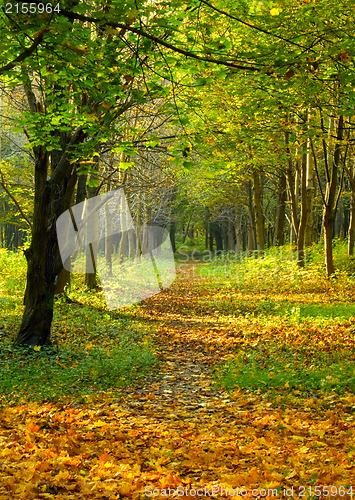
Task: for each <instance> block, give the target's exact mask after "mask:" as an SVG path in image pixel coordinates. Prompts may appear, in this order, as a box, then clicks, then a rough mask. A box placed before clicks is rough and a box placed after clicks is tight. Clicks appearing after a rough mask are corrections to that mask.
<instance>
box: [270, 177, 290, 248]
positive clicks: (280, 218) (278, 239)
mask: <svg viewBox="0 0 355 500" xmlns="http://www.w3.org/2000/svg"><path fill="white" fill-rule="evenodd" d="M286 199H287V190H286V176H285V172H283V171H281V172H280V178H279V182H278V201H277V209H276V220H275V232H274V241H273V244H274V246H282V245H283V244H284V224H285V214H286Z"/></svg>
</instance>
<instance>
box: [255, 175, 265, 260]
mask: <svg viewBox="0 0 355 500" xmlns="http://www.w3.org/2000/svg"><path fill="white" fill-rule="evenodd" d="M253 191H254V211H255V223H256V245H257V250H258V255H259V256H260V257H262V256H263V255H264V251H265V234H264V217H263V212H262V196H261V186H260V172H259V171H257V170H254V171H253Z"/></svg>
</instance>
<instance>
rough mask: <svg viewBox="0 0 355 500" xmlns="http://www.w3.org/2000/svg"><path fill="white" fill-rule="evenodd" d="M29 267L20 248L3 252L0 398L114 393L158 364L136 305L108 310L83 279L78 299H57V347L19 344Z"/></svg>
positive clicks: (76, 288)
mask: <svg viewBox="0 0 355 500" xmlns="http://www.w3.org/2000/svg"><path fill="white" fill-rule="evenodd" d="M25 270H26V266H25V261H24V258H23V256H22V255H21V254H20V253H11V252H6V251H4V250H1V251H0V276H1V278H0V287H1V292H0V340H1V350H0V403H3V404H9V403H10V404H11V403H18V402H25V401H29V400H36V401H61V400H66V401H67V400H68V399H72V398H75V399H76V400H78V399H79V400H80V399H82V398H85V397H86V396H88V395H95V394H98V393H100V392H102V391H110V392H115V391H119V390H120V389H121V388H122V387H124V386H127V385H130V384H133V383H135V382H137V381H138V380H140V379H142V378H144V377H145V376H146V375H147V374H148V373H149V372H150V371H151V370H152V368H153V367H154V366H155V365H156V362H157V360H156V357H155V355H154V352H153V346H152V345H151V343H150V341H149V338H148V337H149V332H148V331H147V329H146V327H145V326H144V325H143V324H141V323H140V322H139V321H138V320H137V319H135V317H134V311H135V307H136V306H131V307H129V308H125V309H122V310H120V311H113V312H108V311H107V310H105V301H104V297H103V295H102V293H101V292H100V291H99V292H97V293H93V292H87V291H86V290H85V287H84V285H83V282H82V281H80V278H79V279H77V281H74V283H73V286H72V289H71V290H70V292H68V295H69V296H70V299H71V300H72V301H73V302H70V303H68V302H67V301H66V300H65V299H63V298H57V300H56V305H55V313H54V318H53V327H52V341H53V347H51V348H40V349H39V347H35V348H34V349H18V348H16V349H14V348H13V347H12V343H13V340H14V338H15V335H16V332H17V330H18V328H19V326H20V321H21V315H22V311H23V305H22V300H23V291H24V287H25Z"/></svg>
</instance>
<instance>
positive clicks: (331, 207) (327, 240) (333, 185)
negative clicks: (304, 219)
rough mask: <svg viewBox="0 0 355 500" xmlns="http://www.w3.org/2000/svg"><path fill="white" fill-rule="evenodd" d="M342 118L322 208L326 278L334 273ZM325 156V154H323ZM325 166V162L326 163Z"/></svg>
mask: <svg viewBox="0 0 355 500" xmlns="http://www.w3.org/2000/svg"><path fill="white" fill-rule="evenodd" d="M343 126H344V118H343V116H340V117H339V119H338V124H337V141H336V144H335V149H334V154H333V163H332V167H331V169H329V168H328V167H327V170H328V176H327V177H328V181H327V187H326V192H325V203H324V207H323V228H324V261H325V268H326V273H327V277H328V278H329V277H330V276H331V275H332V274H334V272H335V267H334V260H333V225H334V216H335V208H336V207H335V201H336V189H337V177H338V171H339V165H340V153H341V144H340V142H341V140H342V138H343ZM325 154H326V153H325ZM326 166H327V161H326Z"/></svg>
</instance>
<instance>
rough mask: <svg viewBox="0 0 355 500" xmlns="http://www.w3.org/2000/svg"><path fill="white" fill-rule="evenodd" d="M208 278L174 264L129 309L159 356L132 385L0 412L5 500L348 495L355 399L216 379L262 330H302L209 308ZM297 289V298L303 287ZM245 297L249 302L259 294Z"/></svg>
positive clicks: (354, 450) (345, 328) (337, 332)
mask: <svg viewBox="0 0 355 500" xmlns="http://www.w3.org/2000/svg"><path fill="white" fill-rule="evenodd" d="M205 285H207V281H206V279H204V278H203V277H200V276H197V273H196V269H195V266H192V265H186V266H182V267H181V268H180V273H179V277H178V279H177V280H176V281H175V282H174V284H173V285H172V286H171V287H170V288H169V289H167V290H165V291H164V292H162V293H161V294H159V295H156V296H154V297H151V298H150V299H148V300H146V301H145V302H144V303H143V304H142V305H141V307H140V308H139V309H138V310H137V312H136V314H137V315H139V317H140V319H142V320H143V321H144V322H146V323H148V324H149V325H150V327H151V337H152V340H153V345H154V349H155V351H156V353H157V356H158V358H159V361H160V363H159V365H158V366H157V367H156V371H155V373H151V375H149V377H148V378H146V379H144V380H143V381H142V382H140V385H135V386H134V387H132V386H130V387H129V388H126V389H124V390H122V393H121V395H120V397H117V395H116V396H115V395H112V394H110V393H107V394H105V393H102V394H98V395H96V396H93V397H91V398H88V400H87V403H86V404H83V403H77V402H75V401H70V403H68V404H55V403H47V404H41V403H28V404H27V403H26V404H22V405H21V404H20V405H16V406H10V407H7V408H3V409H2V410H1V412H0V442H1V448H0V498H1V499H2V500H7V499H26V500H27V499H29V500H31V499H34V500H37V499H45V498H55V499H63V500H64V499H65V500H70V499H91V498H93V499H94V498H108V499H111V500H116V499H118V498H139V499H142V498H174V495H175V497H177V498H196V497H200V498H211V497H212V498H227V497H231V498H237V497H240V498H277V497H282V498H288V497H292V498H310V497H312V498H316V497H318V496H319V495H320V494H321V496H322V497H323V496H331V497H333V498H344V497H346V498H350V497H351V496H352V494H353V491H352V490H351V486H354V487H355V483H354V479H355V464H354V457H355V433H354V429H355V420H354V411H355V397H354V396H352V395H351V394H349V393H344V394H340V395H339V394H336V393H334V392H330V393H327V394H325V395H322V394H319V393H318V392H315V393H312V392H310V393H309V394H308V393H307V394H302V395H301V396H302V397H301V396H300V392H299V391H298V392H297V391H294V393H296V396H292V395H291V396H289V397H288V396H287V394H286V396H283V395H282V394H281V393H282V391H280V396H279V397H276V398H275V397H274V398H272V397H270V394H269V393H268V392H267V391H260V390H254V391H248V390H245V389H240V388H238V387H236V388H234V389H233V390H231V391H229V392H227V391H225V390H223V389H221V388H218V386H216V384H215V383H214V379H213V377H212V375H211V373H212V372H211V368H212V367H214V366H216V365H218V363H221V362H224V361H227V360H228V359H229V358H230V357H231V356H233V355H235V354H236V353H238V352H242V353H243V352H244V351H243V349H244V347H243V346H245V345H246V344H249V345H251V346H252V347H253V346H257V345H258V343H259V342H261V340H262V337H263V335H264V336H265V341H266V344H267V341H268V339H269V338H270V336H271V335H280V339H281V338H282V340H280V346H282V345H284V344H282V342H285V340H284V339H285V338H289V336H290V335H291V334H292V335H293V337H292V338H290V342H291V343H294V342H295V336H296V337H297V335H300V332H302V329H299V328H298V329H297V328H295V327H289V328H288V330H287V327H286V326H285V325H286V323H283V321H282V320H280V322H279V324H278V323H277V322H276V323H273V325H272V326H270V325H266V326H265V328H264V329H263V330H262V331H259V330H258V328H259V326H258V325H257V324H256V323H255V322H254V319H253V318H251V317H250V316H247V317H245V318H244V319H243V318H242V319H238V318H237V321H235V318H233V316H232V315H230V314H224V315H222V314H221V313H220V308H218V307H216V309H215V310H213V307H212V309H211V307H210V306H209V305H208V304H211V302H209V300H210V299H211V296H213V295H214V294H215V293H216V289H213V288H212V289H211V288H210V287H209V286H205ZM233 293H234V292H233V291H230V292H227V293H226V295H225V299H223V300H224V302H223V304H225V303H226V301H228V300H231V301H233V300H234V298H235V297H233ZM278 293H279V291H278V290H277V287H276V289H275V292H274V299H275V297H276V295H277V294H278ZM334 293H335V292H334ZM297 294H298V298H299V299H300V300H303V299H304V297H305V291H304V290H303V291H302V290H299V291H298V292H297V293H296V292H295V293H293V299H295V296H296V295H297ZM260 295H261V296H263V293H262V292H260ZM329 296H330V298H331V293H330V295H329ZM334 297H335V295H334ZM264 298H265V297H264ZM246 299H248V300H257V299H258V297H257V296H256V292H255V291H253V290H251V291H250V294H249V296H248V297H246ZM334 300H335V299H334ZM212 305H213V302H212ZM225 307H226V306H225ZM352 324H353V323H352V321H350V322H348V323H345V324H343V325H342V326H341V327H339V325H336V324H334V325H333V326H330V327H329V328H330V329H329V328H328V327H327V328H328V330H327V332H326V333H327V337H328V339H329V338H334V339H336V338H340V336H343V337H344V338H348V337H349V335H350V333H351V332H352ZM332 328H333V330H332ZM248 329H249V331H248ZM283 330H285V331H283ZM314 331H316V334H317V335H318V340H319V343H320V345H324V344H326V343H327V341H326V340H324V339H322V338H321V337H320V336H321V333H322V330H321V329H319V328H318V330H316V329H315V330H314ZM323 333H324V332H323ZM351 342H352V339H351ZM330 343H331V341H330V340H329V342H328V347H329V345H330ZM264 352H265V353H266V351H264ZM265 355H266V356H269V354H268V353H266V354H265ZM246 363H247V361H246ZM270 373H271V375H270ZM270 373H269V376H270V377H271V378H272V377H273V376H274V374H273V373H272V372H270ZM285 387H286V388H288V387H289V382H287V383H286V384H285ZM286 392H287V391H286ZM274 396H275V395H274ZM354 492H355V490H354Z"/></svg>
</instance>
